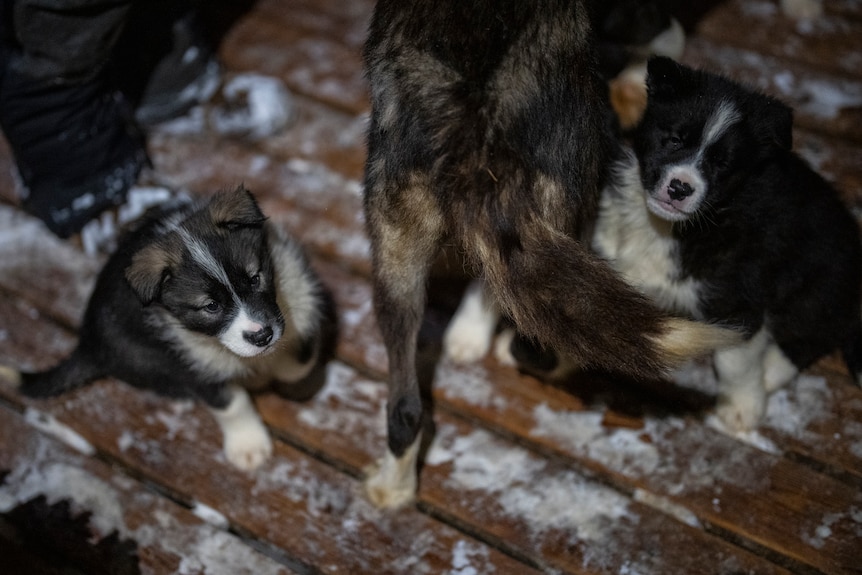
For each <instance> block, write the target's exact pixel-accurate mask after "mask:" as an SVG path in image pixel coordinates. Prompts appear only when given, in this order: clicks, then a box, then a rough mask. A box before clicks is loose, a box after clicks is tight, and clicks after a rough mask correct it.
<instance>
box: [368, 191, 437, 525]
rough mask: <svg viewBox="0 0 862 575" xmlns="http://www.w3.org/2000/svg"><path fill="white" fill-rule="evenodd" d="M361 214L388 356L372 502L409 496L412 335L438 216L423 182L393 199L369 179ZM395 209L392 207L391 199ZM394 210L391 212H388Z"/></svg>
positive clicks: (417, 412)
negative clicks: (383, 448) (381, 451)
mask: <svg viewBox="0 0 862 575" xmlns="http://www.w3.org/2000/svg"><path fill="white" fill-rule="evenodd" d="M370 190H371V196H369V198H367V200H369V201H367V203H366V215H367V218H368V223H369V232H370V236H371V243H372V255H373V279H374V305H375V310H376V313H377V322H378V324H379V325H380V330H381V333H382V335H383V340H384V343H385V345H386V349H387V352H388V356H389V400H388V403H387V433H388V448H389V449H388V451H387V453H386V455H385V456H384V457H383V458H382V459H381V460H380V461H379V462H378V463H377V464H376V465H375V466H373V467H372V468H371V469H369V470H368V471H369V472H368V476H367V478H366V481H365V489H366V492H367V494H368V497H369V499H370V500H371V501H372V503H374V504H375V505H376V506H378V507H384V508H395V507H400V506H402V505H405V504H407V503H409V502H410V501H412V500H413V498H414V497H415V493H416V485H417V477H416V460H417V457H418V453H419V443H420V433H419V431H420V427H421V424H422V398H421V396H420V392H419V384H418V380H417V373H416V343H417V336H418V334H419V327H420V324H421V322H422V317H423V314H424V311H425V290H426V285H425V284H426V280H427V277H428V270H429V268H430V267H431V262H432V259H433V258H434V256H435V255H436V254H437V251H438V248H439V245H440V237H441V235H442V223H441V222H442V218H441V217H440V215H439V212H438V211H437V209H436V207H435V206H434V205H433V203H432V202H429V195H428V194H427V191H426V189H425V188H424V187H418V186H417V187H416V188H410V189H408V190H401V191H400V192H398V193H393V195H399V194H400V198H399V200H400V201H399V202H390V201H388V200H389V199H391V198H381V197H380V196H382V195H383V192H379V191H378V195H377V196H375V195H374V192H375V191H376V190H375V187H373V186H372V187H371V188H370ZM394 203H397V204H399V212H398V213H397V214H393V213H392V212H391V209H392V207H393V204H394ZM393 216H394V217H393Z"/></svg>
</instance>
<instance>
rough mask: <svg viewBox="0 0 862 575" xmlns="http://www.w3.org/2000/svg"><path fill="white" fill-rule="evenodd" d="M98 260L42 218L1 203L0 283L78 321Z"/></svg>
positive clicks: (47, 309) (59, 315) (68, 321)
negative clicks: (55, 232)
mask: <svg viewBox="0 0 862 575" xmlns="http://www.w3.org/2000/svg"><path fill="white" fill-rule="evenodd" d="M99 265H100V262H99V261H98V260H97V259H95V258H89V257H87V256H84V255H83V254H82V253H81V252H80V251H78V250H77V249H75V248H74V247H73V246H72V245H71V244H70V243H69V242H65V241H62V240H59V239H58V238H57V237H56V236H54V235H53V234H52V233H51V232H50V231H48V229H47V228H46V227H45V226H44V225H43V224H42V223H41V222H40V221H39V220H37V219H35V218H33V217H30V216H27V215H26V214H24V213H22V212H21V211H19V210H17V209H15V208H12V207H10V206H6V205H0V288H2V289H4V290H7V291H9V292H12V293H18V294H21V295H25V296H26V297H27V298H29V299H31V300H32V301H34V302H39V303H40V304H42V305H41V306H40V309H41V311H42V313H47V314H49V315H50V316H52V317H54V318H56V319H57V320H58V321H61V322H62V323H63V324H65V325H68V326H76V325H78V322H79V321H80V319H81V315H82V313H83V310H84V306H85V305H86V301H87V298H88V297H89V295H90V292H91V291H92V289H93V282H94V281H95V277H96V274H97V273H98V269H99ZM45 304H48V305H45Z"/></svg>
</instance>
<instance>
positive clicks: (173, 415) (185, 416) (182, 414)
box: [146, 400, 197, 441]
mask: <svg viewBox="0 0 862 575" xmlns="http://www.w3.org/2000/svg"><path fill="white" fill-rule="evenodd" d="M166 405H167V411H165V410H164V409H159V410H158V411H156V412H155V413H153V414H152V415H148V416H147V417H146V421H147V423H155V422H156V421H157V422H159V423H161V424H162V425H163V426H164V428H165V434H166V436H167V439H168V441H171V440H174V439H176V438H177V437H178V436H179V435H180V434H183V435H184V436H185V437H187V438H188V439H191V440H194V439H196V436H195V435H194V432H195V431H196V430H197V424H196V422H197V419H196V418H195V417H192V416H191V411H192V410H193V409H194V402H193V401H192V400H173V401H168V402H166Z"/></svg>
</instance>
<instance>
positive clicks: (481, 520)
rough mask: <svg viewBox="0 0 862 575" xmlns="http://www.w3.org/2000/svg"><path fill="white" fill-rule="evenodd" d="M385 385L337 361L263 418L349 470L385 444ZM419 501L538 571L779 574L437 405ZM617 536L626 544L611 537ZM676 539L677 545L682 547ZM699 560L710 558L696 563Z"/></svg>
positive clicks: (264, 407)
mask: <svg viewBox="0 0 862 575" xmlns="http://www.w3.org/2000/svg"><path fill="white" fill-rule="evenodd" d="M385 401H386V389H385V386H384V385H382V384H381V383H380V382H379V381H375V380H370V379H366V378H364V377H361V376H359V375H358V374H357V373H356V372H355V371H354V370H352V369H350V368H348V367H347V366H345V365H342V364H339V363H337V362H336V363H333V364H331V365H330V367H329V373H328V380H327V384H326V386H325V387H324V389H323V390H322V392H321V394H319V395H318V396H317V397H315V398H314V399H313V400H312V401H311V402H309V403H307V404H304V405H296V404H292V403H289V402H285V401H282V400H280V399H279V398H277V397H275V396H263V397H261V398H260V401H259V406H260V408H261V411H262V413H263V415H264V417H265V419H266V421H267V423H268V424H269V425H271V426H272V427H274V428H276V429H278V430H279V432H280V433H281V434H283V435H284V436H285V437H289V438H291V440H292V441H294V442H297V443H299V444H300V445H303V446H304V447H305V448H307V449H310V450H312V451H320V452H325V453H326V454H327V456H328V457H333V458H336V459H337V460H338V462H339V463H340V464H341V465H345V466H347V467H349V468H351V469H353V470H359V469H362V468H363V467H364V466H366V465H367V464H369V463H371V462H372V461H373V460H374V458H375V457H377V456H378V455H380V449H381V447H382V446H383V445H385V431H384V430H385V425H384V417H385ZM434 420H435V429H434V438H433V441H432V442H431V445H430V447H429V450H428V454H427V457H426V458H425V463H424V467H423V471H422V476H421V488H420V492H419V505H420V507H421V508H423V509H427V510H429V511H430V512H431V513H432V514H433V515H435V516H441V517H445V518H447V519H448V520H450V521H452V522H455V523H456V524H457V525H460V526H461V528H462V529H463V530H465V531H466V532H469V533H475V534H477V536H479V537H481V538H483V539H486V540H489V541H494V542H497V544H498V545H501V546H503V547H504V548H507V549H509V550H510V552H511V553H512V554H514V555H516V556H523V557H526V558H528V559H529V560H530V561H531V562H534V563H536V564H538V565H540V566H541V567H542V568H543V569H545V570H548V571H552V572H556V571H558V570H564V571H566V572H573V573H608V574H610V573H623V572H635V573H693V572H703V573H722V572H743V573H783V572H784V571H783V570H782V569H780V568H778V567H776V566H775V565H773V564H770V563H768V562H766V561H764V560H762V559H759V558H757V557H755V556H753V555H751V554H750V553H747V552H745V551H743V550H742V549H739V548H737V547H734V546H732V545H730V544H729V543H727V542H725V541H723V540H721V539H718V538H716V537H713V536H710V535H708V534H706V533H705V532H704V531H703V530H702V529H700V528H699V526H697V525H696V520H694V521H693V523H695V525H690V524H688V523H686V521H691V520H692V517H691V516H690V515H685V516H682V515H681V516H680V517H676V516H669V515H666V514H665V513H666V512H667V511H668V509H670V506H668V507H667V508H664V509H661V510H657V509H655V508H654V507H651V506H648V505H646V504H645V503H643V502H640V501H639V500H638V498H640V497H642V496H643V499H644V500H647V501H649V502H650V503H653V504H655V503H656V502H655V501H654V500H650V499H649V498H648V497H647V496H645V495H644V494H641V493H638V494H637V495H636V496H635V498H634V499H633V498H632V497H629V496H627V495H625V494H622V493H620V492H618V491H616V490H614V489H611V488H609V487H607V486H605V485H603V484H601V483H599V482H597V481H594V480H590V479H588V478H586V477H584V476H583V475H582V474H580V473H578V472H577V471H575V470H573V469H571V468H570V467H569V466H567V465H566V464H564V463H562V462H559V461H547V460H545V459H544V458H543V457H541V456H540V455H537V454H535V453H532V452H530V451H529V450H527V449H525V448H523V447H520V446H518V445H515V444H514V443H512V442H510V441H507V440H505V439H502V438H500V437H498V436H495V435H494V434H492V433H490V432H488V431H487V430H485V429H482V428H481V427H478V426H476V425H475V424H470V423H467V422H465V421H464V420H463V419H459V418H455V417H453V416H452V415H450V414H447V413H445V412H441V411H440V410H437V412H436V413H435V414H434ZM621 541H625V542H626V544H625V545H624V546H620V542H621ZM683 549H684V552H680V551H681V550H683ZM704 565H709V566H710V567H708V568H704V567H703V566H704Z"/></svg>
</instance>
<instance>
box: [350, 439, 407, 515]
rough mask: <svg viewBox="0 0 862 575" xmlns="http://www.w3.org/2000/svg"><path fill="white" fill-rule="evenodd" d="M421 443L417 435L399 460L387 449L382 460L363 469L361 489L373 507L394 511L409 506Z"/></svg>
mask: <svg viewBox="0 0 862 575" xmlns="http://www.w3.org/2000/svg"><path fill="white" fill-rule="evenodd" d="M421 442H422V437H421V434H420V435H419V436H417V437H416V439H414V440H413V443H412V444H411V445H410V446H409V447H408V448H407V449H406V450H405V451H404V453H403V454H402V455H401V456H400V457H396V456H395V455H394V454H393V453H392V452H391V451H390V450H388V449H387V450H386V455H384V456H383V458H382V459H380V460H379V461H378V462H377V463H374V464H372V465H369V466H368V467H367V468H366V469H365V482H364V484H363V487H364V489H365V494H366V496H367V497H368V499H369V501H371V503H372V504H374V506H375V507H378V508H380V509H397V508H399V507H403V506H405V505H408V504H410V503H412V502H413V500H414V499H415V498H416V486H417V483H418V478H417V476H416V474H417V471H416V461H417V459H418V457H419V446H420V444H421Z"/></svg>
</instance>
